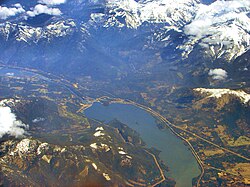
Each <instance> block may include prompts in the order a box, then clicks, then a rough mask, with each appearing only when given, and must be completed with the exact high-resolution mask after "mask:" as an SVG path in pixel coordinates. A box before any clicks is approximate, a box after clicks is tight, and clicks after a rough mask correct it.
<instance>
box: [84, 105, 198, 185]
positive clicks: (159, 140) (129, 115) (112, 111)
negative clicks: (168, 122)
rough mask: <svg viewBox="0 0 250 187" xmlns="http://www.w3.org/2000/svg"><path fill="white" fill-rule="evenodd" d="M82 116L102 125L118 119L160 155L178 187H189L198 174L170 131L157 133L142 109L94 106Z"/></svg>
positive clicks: (193, 160)
mask: <svg viewBox="0 0 250 187" xmlns="http://www.w3.org/2000/svg"><path fill="white" fill-rule="evenodd" d="M85 115H86V116H87V117H89V118H93V119H97V120H100V121H105V122H109V121H112V120H113V119H117V120H119V121H120V122H122V123H125V124H126V125H128V126H129V127H130V128H132V129H134V130H135V131H137V132H138V133H139V134H140V136H141V138H142V139H143V141H144V142H145V143H146V144H147V145H146V147H148V148H150V147H154V148H156V149H158V150H160V151H161V153H160V155H159V156H160V159H161V160H163V161H164V163H166V165H167V166H169V169H170V172H166V176H170V177H172V178H174V179H175V181H176V183H177V184H176V186H177V187H191V186H192V179H193V178H194V177H197V176H198V175H199V174H200V169H199V165H198V163H197V162H196V160H195V158H194V156H193V155H192V153H191V151H190V150H189V149H188V147H187V146H185V145H184V143H183V141H182V140H181V139H180V138H178V137H177V136H175V135H174V134H173V133H172V132H171V131H170V130H169V129H164V130H160V129H159V128H158V127H157V124H156V122H155V118H154V117H153V116H152V115H151V114H150V113H148V112H146V111H144V110H143V109H140V108H138V107H135V106H133V105H126V104H118V103H115V104H114V103H113V104H110V105H109V106H104V105H102V104H101V103H94V104H93V106H92V107H90V108H88V109H87V110H86V111H85Z"/></svg>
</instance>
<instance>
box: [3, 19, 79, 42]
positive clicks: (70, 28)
mask: <svg viewBox="0 0 250 187" xmlns="http://www.w3.org/2000/svg"><path fill="white" fill-rule="evenodd" d="M75 28H76V24H75V22H74V21H73V20H71V19H68V20H65V21H57V22H54V23H51V24H50V25H47V26H45V27H32V26H29V25H25V24H16V23H10V22H6V23H4V24H0V34H1V35H2V36H3V37H4V38H5V39H6V40H8V39H9V36H10V34H13V33H15V38H16V40H17V41H24V42H27V43H29V42H34V43H37V42H38V41H39V40H41V39H46V40H48V41H49V40H51V39H52V38H55V37H63V36H66V35H69V34H71V33H73V32H74V31H75Z"/></svg>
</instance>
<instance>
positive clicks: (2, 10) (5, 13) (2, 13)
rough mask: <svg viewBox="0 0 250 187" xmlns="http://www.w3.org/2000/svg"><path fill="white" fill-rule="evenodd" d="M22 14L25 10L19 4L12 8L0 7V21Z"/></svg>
mask: <svg viewBox="0 0 250 187" xmlns="http://www.w3.org/2000/svg"><path fill="white" fill-rule="evenodd" d="M23 12H25V10H24V9H23V7H22V6H21V5H20V4H19V3H18V4H15V5H14V7H11V8H8V7H2V6H0V19H7V18H9V17H11V16H15V15H17V14H20V13H23Z"/></svg>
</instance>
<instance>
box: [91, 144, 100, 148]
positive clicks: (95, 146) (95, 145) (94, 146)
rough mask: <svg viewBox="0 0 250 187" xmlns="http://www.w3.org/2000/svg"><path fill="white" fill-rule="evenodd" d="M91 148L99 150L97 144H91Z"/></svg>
mask: <svg viewBox="0 0 250 187" xmlns="http://www.w3.org/2000/svg"><path fill="white" fill-rule="evenodd" d="M90 147H91V148H93V149H97V148H98V147H97V144H96V143H92V144H90Z"/></svg>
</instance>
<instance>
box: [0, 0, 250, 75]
mask: <svg viewBox="0 0 250 187" xmlns="http://www.w3.org/2000/svg"><path fill="white" fill-rule="evenodd" d="M51 2H53V1H51ZM51 2H50V3H48V2H46V1H38V2H37V3H34V2H33V3H30V2H26V4H24V5H22V4H17V2H16V4H14V1H13V4H6V3H5V4H4V3H2V5H1V9H2V10H5V14H3V13H2V14H0V18H1V19H0V22H1V23H0V35H1V40H2V44H1V45H0V49H1V51H7V54H6V53H5V52H4V53H2V54H1V56H2V58H1V59H2V61H3V62H4V63H12V62H11V61H14V59H15V58H16V57H15V58H14V59H13V58H11V60H10V58H8V56H9V55H10V53H9V52H8V51H11V50H14V49H13V48H15V47H13V43H15V45H17V46H19V48H20V46H31V45H35V46H36V48H39V46H40V45H41V46H40V47H41V48H42V47H44V46H48V45H50V46H52V45H58V44H57V43H55V42H58V40H59V41H60V45H61V46H60V48H63V49H64V50H68V49H66V48H67V46H66V44H65V45H64V42H66V43H68V42H70V41H71V48H74V53H78V56H79V55H80V56H79V58H81V57H82V56H84V57H85V58H84V59H85V60H86V59H88V58H89V56H91V55H90V54H89V53H90V52H93V50H95V51H99V52H98V54H100V53H101V56H103V55H104V56H108V59H109V60H108V61H113V60H114V59H117V58H118V59H121V58H123V57H122V56H120V52H118V51H116V50H117V47H118V48H119V47H120V48H119V49H122V48H123V49H124V50H125V49H126V50H132V49H133V50H137V51H145V50H146V51H147V50H154V53H157V52H159V53H161V57H162V58H163V61H168V62H173V61H176V60H177V61H188V62H189V61H201V60H202V59H203V60H202V61H204V60H205V61H208V62H209V63H214V62H219V63H222V64H223V63H224V62H231V63H233V62H234V61H235V59H237V58H238V57H241V56H242V55H243V54H245V53H249V48H250V24H249V23H250V18H249V15H250V3H249V2H248V1H245V0H232V1H221V0H218V1H201V0H183V1H180V2H176V1H174V0H170V1H169V0H139V1H135V0H106V1H94V0H89V1H86V2H85V1H80V0H74V1H68V2H67V1H62V2H61V1H60V2H59V3H58V2H57V3H51ZM55 2H56V1H55ZM55 39H56V40H55ZM63 40H65V41H64V42H63ZM69 40H70V41H69ZM73 40H74V41H75V42H72V41H73ZM16 41H17V43H16ZM39 42H40V43H39ZM46 43H47V44H46ZM103 44H105V47H103ZM17 46H16V47H17ZM62 46H63V47H62ZM98 46H101V47H100V48H99V47H98ZM17 48H18V47H17ZM21 48H22V49H21V51H22V50H23V48H27V47H21ZM28 48H29V47H28ZM93 48H94V49H93ZM7 49H8V50H7ZM70 50H71V49H70ZM70 50H68V51H70ZM76 51H78V52H76ZM86 51H88V52H86ZM17 53H18V52H17ZM17 53H16V52H15V54H16V56H20V55H19V54H17ZM59 53H60V52H59ZM83 53H84V54H83ZM118 53H119V54H118ZM142 53H144V52H142ZM45 55H46V54H44V56H45ZM75 55H76V54H75ZM86 55H87V57H86ZM138 55H140V54H138ZM144 56H145V55H144ZM243 56H244V55H243ZM101 59H103V57H102V58H101ZM112 59H113V60H112ZM117 61H119V60H117ZM134 61H136V60H134ZM77 63H79V62H77ZM117 64H119V63H118V62H117ZM109 65H110V64H109ZM111 66H113V65H111ZM222 66H223V67H222V69H224V65H222ZM248 66H249V63H247V64H245V65H244V67H243V66H240V67H237V68H240V69H244V71H247V70H248ZM135 68H137V66H136V64H135ZM118 69H120V68H118ZM139 69H140V67H139ZM120 71H124V70H121V69H120Z"/></svg>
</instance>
